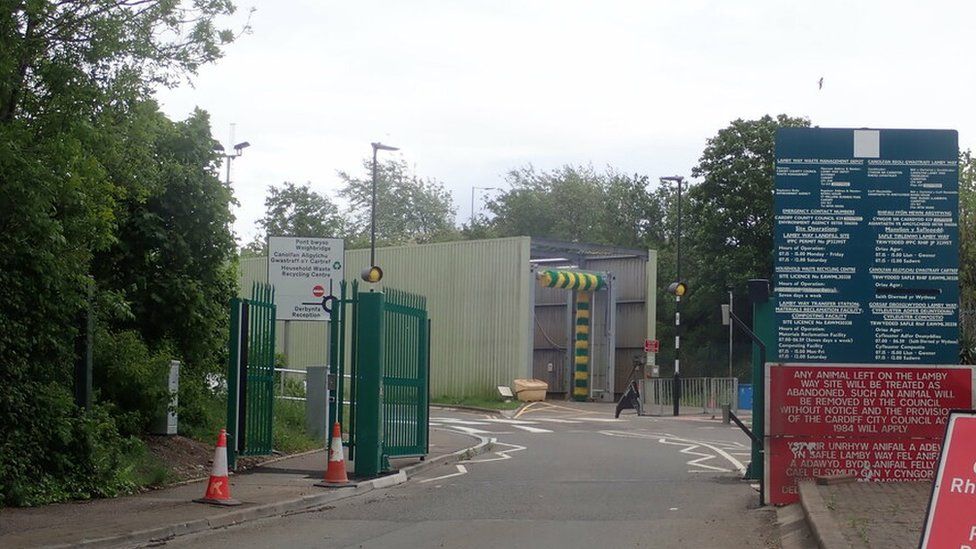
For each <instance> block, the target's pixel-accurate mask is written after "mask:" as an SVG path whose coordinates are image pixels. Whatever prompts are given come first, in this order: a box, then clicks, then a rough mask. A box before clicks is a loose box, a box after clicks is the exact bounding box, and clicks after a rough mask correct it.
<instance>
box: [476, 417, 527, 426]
mask: <svg viewBox="0 0 976 549" xmlns="http://www.w3.org/2000/svg"><path fill="white" fill-rule="evenodd" d="M485 421H490V422H492V423H504V424H506V425H536V422H535V421H523V420H520V419H503V418H497V417H492V418H485Z"/></svg>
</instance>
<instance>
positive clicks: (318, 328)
mask: <svg viewBox="0 0 976 549" xmlns="http://www.w3.org/2000/svg"><path fill="white" fill-rule="evenodd" d="M239 281H240V285H241V286H240V291H239V294H240V297H248V298H249V297H251V285H252V284H253V283H254V282H267V281H268V258H266V257H252V258H247V259H241V267H240V276H239ZM285 324H286V323H285V322H283V321H278V322H277V323H276V324H275V352H276V353H278V354H284V355H287V357H288V367H289V368H295V369H298V370H304V369H305V368H308V367H309V366H324V365H326V364H328V363H329V323H328V322H310V321H301V322H300V321H291V322H288V323H287V324H288V327H287V334H286V328H285ZM286 338H287V340H288V348H287V349H285V339H286Z"/></svg>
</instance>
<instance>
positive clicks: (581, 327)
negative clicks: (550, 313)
mask: <svg viewBox="0 0 976 549" xmlns="http://www.w3.org/2000/svg"><path fill="white" fill-rule="evenodd" d="M575 341H576V342H575V345H574V347H575V352H576V354H575V363H576V368H575V371H574V372H573V400H576V401H585V400H586V398H587V397H588V396H589V393H590V391H589V386H590V292H577V293H576V337H575Z"/></svg>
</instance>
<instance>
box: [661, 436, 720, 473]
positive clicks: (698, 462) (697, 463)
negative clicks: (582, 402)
mask: <svg viewBox="0 0 976 549" xmlns="http://www.w3.org/2000/svg"><path fill="white" fill-rule="evenodd" d="M658 442H659V443H661V444H668V445H672V446H684V448H682V449H681V453H682V454H685V455H689V456H698V458H697V459H693V460H691V461H689V462H688V465H691V466H693V467H701V468H703V469H709V470H711V471H719V472H722V473H731V472H732V470H731V469H726V468H725V467H716V466H714V465H708V464H707V463H702V462H703V461H707V460H710V459H715V456H713V455H712V454H704V453H702V452H696V451H695V450H697V449H698V448H700V447H701V446H699V445H698V444H691V443H689V442H669V441H668V439H667V438H660V439H658Z"/></svg>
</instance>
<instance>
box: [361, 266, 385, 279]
mask: <svg viewBox="0 0 976 549" xmlns="http://www.w3.org/2000/svg"><path fill="white" fill-rule="evenodd" d="M359 276H360V277H361V278H362V279H363V280H365V281H366V282H369V283H370V284H376V283H377V282H379V281H380V280H383V269H380V268H379V267H377V266H376V265H373V266H372V267H367V268H365V269H363V272H361V273H360V274H359Z"/></svg>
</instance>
